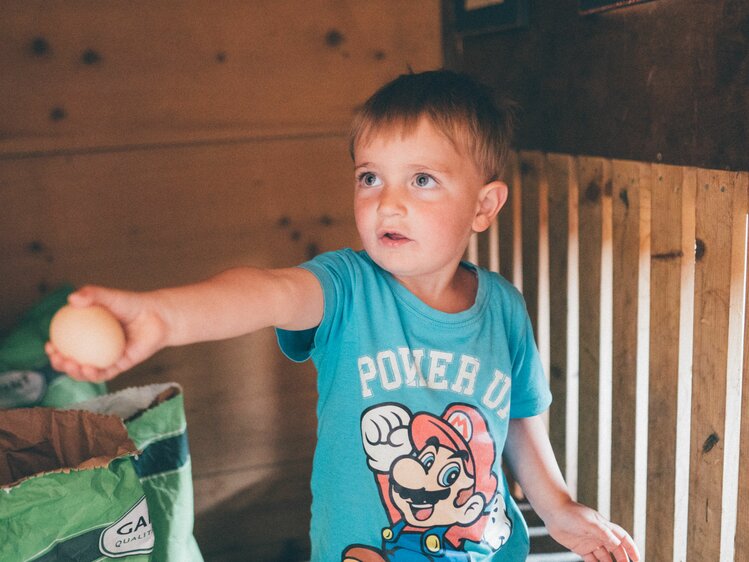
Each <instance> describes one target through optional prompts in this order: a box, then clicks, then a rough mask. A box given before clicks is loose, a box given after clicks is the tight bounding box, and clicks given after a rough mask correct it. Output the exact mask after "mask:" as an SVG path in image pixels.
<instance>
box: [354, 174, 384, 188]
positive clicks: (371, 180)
mask: <svg viewBox="0 0 749 562" xmlns="http://www.w3.org/2000/svg"><path fill="white" fill-rule="evenodd" d="M358 179H359V183H360V184H361V185H363V186H364V187H377V186H378V185H380V178H378V177H377V176H376V175H375V174H373V173H372V172H363V173H361V174H359V178H358Z"/></svg>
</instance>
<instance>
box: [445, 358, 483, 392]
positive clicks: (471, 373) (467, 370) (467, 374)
mask: <svg viewBox="0 0 749 562" xmlns="http://www.w3.org/2000/svg"><path fill="white" fill-rule="evenodd" d="M479 366H480V363H479V360H478V359H477V358H476V357H471V356H470V355H461V356H460V368H459V369H458V376H457V377H456V378H455V382H454V383H453V385H452V386H451V387H450V390H452V391H453V392H460V393H462V394H465V395H466V396H471V395H472V394H473V388H474V386H475V384H476V375H477V374H478V372H479Z"/></svg>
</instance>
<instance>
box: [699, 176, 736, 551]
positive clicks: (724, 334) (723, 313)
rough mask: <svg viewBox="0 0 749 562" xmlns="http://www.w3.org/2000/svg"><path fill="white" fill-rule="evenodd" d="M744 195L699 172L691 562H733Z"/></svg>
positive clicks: (730, 179) (731, 183) (732, 180)
mask: <svg viewBox="0 0 749 562" xmlns="http://www.w3.org/2000/svg"><path fill="white" fill-rule="evenodd" d="M737 188H738V182H737V181H736V173H730V172H719V171H715V170H700V171H699V172H698V179H697V205H696V208H697V221H696V236H697V246H696V247H697V256H696V257H697V261H696V266H695V294H694V303H695V314H694V355H693V366H694V370H693V378H692V426H691V437H690V473H689V523H688V535H687V536H688V539H687V560H689V561H695V562H697V561H704V560H721V559H723V560H725V559H726V558H723V556H722V554H721V533H722V532H723V528H722V524H723V523H722V517H723V514H722V510H723V487H724V484H725V483H724V480H723V476H724V474H723V472H724V465H725V460H724V458H725V457H724V455H725V452H726V450H725V446H726V439H727V436H726V433H725V430H726V409H727V404H726V400H727V398H728V399H729V400H734V399H736V398H737V397H734V396H731V395H730V393H729V395H728V396H727V391H728V390H729V389H730V386H729V384H728V379H729V374H730V373H729V372H728V367H729V356H728V353H729V347H731V342H730V338H729V335H730V329H729V324H730V316H731V315H730V307H731V304H732V302H731V301H732V300H733V299H734V296H735V294H736V292H735V291H732V283H736V282H737V279H738V278H739V276H738V275H737V272H736V271H735V270H733V271H732V269H734V268H735V266H736V261H737V260H736V258H735V255H734V253H735V252H736V249H737V248H738V247H739V239H741V244H743V241H744V238H745V229H746V226H745V224H746V223H745V222H744V221H745V220H746V219H744V221H739V220H738V218H737V217H736V216H735V215H734V212H733V211H734V208H733V205H734V201H738V199H739V197H738V195H737V191H738V189H737ZM741 277H742V278H743V268H742V276H741ZM733 305H734V306H736V305H737V303H736V302H734V303H733ZM736 421H737V420H730V423H731V424H735V423H736ZM734 507H735V505H734ZM731 546H733V545H731Z"/></svg>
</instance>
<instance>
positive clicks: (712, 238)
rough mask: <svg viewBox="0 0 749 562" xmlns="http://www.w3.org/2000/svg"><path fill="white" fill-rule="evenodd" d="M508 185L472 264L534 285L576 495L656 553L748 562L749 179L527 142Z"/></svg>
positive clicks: (535, 317) (554, 417)
mask: <svg viewBox="0 0 749 562" xmlns="http://www.w3.org/2000/svg"><path fill="white" fill-rule="evenodd" d="M507 183H508V184H509V185H510V193H511V195H510V200H509V202H508V204H507V207H506V208H505V209H504V210H503V211H502V212H501V213H500V217H499V220H498V222H497V223H496V224H495V225H493V227H492V228H491V229H490V230H489V231H488V232H487V233H484V234H482V235H481V236H479V237H475V238H474V240H473V241H472V244H471V247H470V248H469V259H472V260H474V261H476V262H477V263H481V264H482V265H485V266H487V267H489V268H491V269H494V270H496V271H499V272H500V273H502V274H503V275H504V276H505V277H507V278H508V279H509V280H511V281H513V282H514V283H515V284H516V285H517V286H518V287H519V288H521V289H522V291H523V293H524V295H525V298H526V301H527V305H528V310H529V313H530V315H531V319H532V321H533V324H534V327H535V330H536V335H537V341H538V345H539V350H540V352H541V356H542V358H543V361H544V364H545V367H546V368H547V373H549V379H550V385H551V388H552V392H553V394H554V402H553V404H552V407H551V409H550V412H549V431H550V436H551V440H552V444H553V446H554V449H555V452H556V454H557V458H558V460H559V462H560V465H561V467H562V470H563V472H564V474H565V477H566V479H567V481H568V484H569V485H570V487H571V489H572V490H573V492H574V493H575V494H576V495H577V497H578V499H579V500H580V501H582V502H584V503H587V504H589V505H592V506H595V507H597V508H598V509H599V510H600V511H601V512H602V513H603V514H604V515H606V516H609V517H611V518H612V519H613V520H615V521H617V522H618V523H620V524H621V525H623V526H624V527H626V528H627V529H629V530H630V531H631V532H632V533H633V536H634V537H635V540H636V541H637V543H638V544H639V545H640V548H641V549H642V550H643V551H644V554H645V560H649V561H653V562H664V561H671V560H674V561H677V560H678V561H683V560H687V561H694V562H705V561H710V562H713V561H716V562H717V561H720V562H724V561H731V560H735V561H745V560H749V345H748V344H747V339H748V336H749V325H748V324H749V321H748V320H747V318H749V314H747V290H746V285H747V282H746V278H747V249H748V248H747V222H748V220H747V199H749V173H747V172H728V171H719V170H705V169H696V168H688V167H687V168H685V167H676V166H669V165H664V164H657V163H653V164H650V163H642V162H632V161H622V160H606V159H603V158H595V157H586V156H569V155H562V154H544V153H540V152H520V153H519V154H513V156H512V158H511V162H510V165H509V169H508V173H507ZM742 383H743V384H742Z"/></svg>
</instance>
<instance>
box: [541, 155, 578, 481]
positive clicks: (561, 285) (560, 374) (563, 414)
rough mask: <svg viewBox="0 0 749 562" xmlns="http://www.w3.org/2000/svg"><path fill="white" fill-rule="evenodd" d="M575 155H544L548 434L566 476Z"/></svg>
mask: <svg viewBox="0 0 749 562" xmlns="http://www.w3.org/2000/svg"><path fill="white" fill-rule="evenodd" d="M573 165H574V159H573V158H572V157H570V156H566V155H562V154H549V155H547V157H546V177H547V181H548V186H549V213H548V214H549V280H550V284H551V287H550V291H551V298H550V301H549V324H550V340H549V364H550V369H549V375H550V376H549V384H550V386H551V394H552V396H554V401H553V402H552V403H551V409H550V411H549V438H550V440H551V445H552V448H553V449H554V454H555V455H556V458H557V462H558V463H559V467H560V468H561V469H562V474H564V475H565V477H567V479H568V480H569V477H568V475H567V466H566V464H567V463H566V449H567V437H566V436H567V432H566V429H567V427H566V426H567V424H566V420H567V368H568V365H567V341H568V335H567V329H568V326H567V314H568V306H567V301H568V296H567V293H568V282H567V281H568V280H567V274H568V270H567V260H568V248H569V239H570V221H569V207H570V205H569V194H570V181H571V179H572V178H571V174H570V172H571V167H572V166H573Z"/></svg>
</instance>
